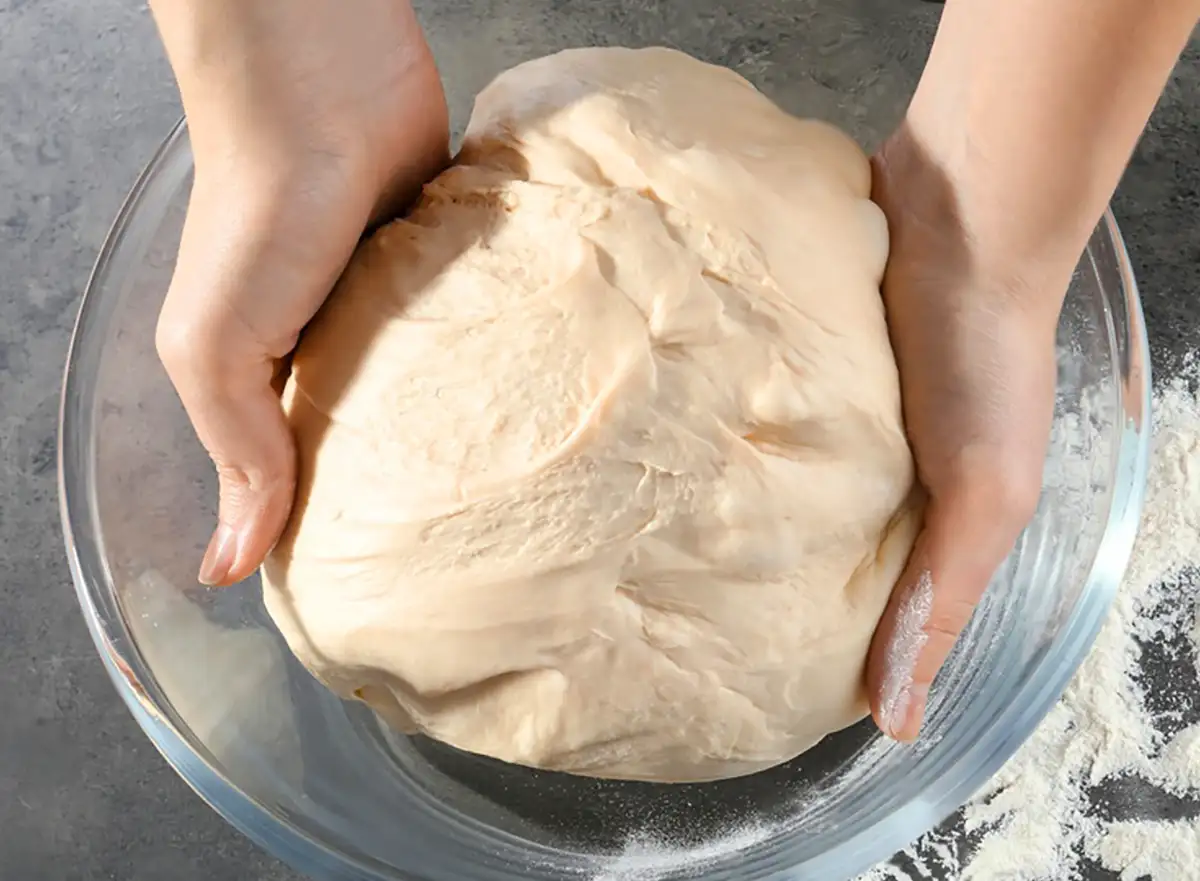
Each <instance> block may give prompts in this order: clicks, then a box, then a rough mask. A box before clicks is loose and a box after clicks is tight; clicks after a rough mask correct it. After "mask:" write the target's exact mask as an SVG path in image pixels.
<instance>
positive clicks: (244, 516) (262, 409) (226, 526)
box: [158, 322, 296, 585]
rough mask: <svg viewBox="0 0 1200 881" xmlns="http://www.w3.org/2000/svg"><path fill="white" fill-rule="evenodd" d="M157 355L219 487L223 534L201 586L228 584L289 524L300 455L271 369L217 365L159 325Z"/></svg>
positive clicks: (203, 568) (263, 364)
mask: <svg viewBox="0 0 1200 881" xmlns="http://www.w3.org/2000/svg"><path fill="white" fill-rule="evenodd" d="M159 327H160V333H159V337H158V339H159V351H160V357H161V359H162V361H163V363H164V364H165V365H167V370H168V373H169V374H170V376H171V379H172V382H173V383H174V384H175V387H176V390H177V391H178V393H179V397H180V399H181V400H182V401H183V405H184V408H185V409H186V410H187V412H188V416H189V417H190V418H191V420H192V424H193V425H194V426H195V429H196V434H197V436H198V437H199V438H200V442H201V443H202V444H203V445H204V448H205V449H206V450H207V451H208V453H209V455H210V456H211V457H212V460H213V463H214V464H215V465H216V469H217V477H218V480H219V483H220V503H219V506H218V513H217V527H216V530H215V531H214V533H213V536H212V539H211V540H210V542H209V545H208V549H207V551H206V552H205V554H204V559H203V561H202V562H201V564H200V572H199V576H198V577H199V580H200V582H201V583H203V584H208V585H227V584H233V583H234V582H237V581H240V580H242V579H243V578H246V577H248V576H249V575H250V574H251V573H252V572H253V571H254V570H255V569H256V568H257V567H258V566H259V564H260V563H262V561H263V558H265V557H266V555H267V553H268V552H269V551H270V550H271V548H272V546H273V545H274V544H275V542H276V540H277V539H278V538H279V534H280V533H281V532H282V531H283V527H284V525H285V523H286V522H287V517H288V514H289V512H290V510H291V506H292V496H293V493H294V491H295V470H296V468H295V449H294V445H293V441H292V436H291V432H290V430H289V428H288V426H287V422H286V420H285V419H284V415H283V410H282V408H281V407H280V402H279V397H278V395H277V393H276V390H275V387H274V386H273V383H272V379H273V374H274V369H273V365H272V364H270V363H268V362H267V361H266V360H260V361H259V362H258V363H257V364H256V363H253V362H250V363H247V362H245V361H242V362H240V363H239V362H237V361H234V362H233V363H230V362H229V361H223V363H222V364H221V365H220V366H219V367H209V368H207V369H206V367H205V365H206V364H210V365H211V363H212V358H211V357H210V356H209V355H208V354H207V353H205V352H204V351H203V349H202V348H201V347H202V346H203V345H204V344H203V342H201V341H197V340H190V341H185V342H183V343H182V344H181V343H180V342H178V341H177V340H176V339H175V337H174V335H173V333H172V330H171V328H170V326H169V325H168V324H166V323H165V322H160V325H159Z"/></svg>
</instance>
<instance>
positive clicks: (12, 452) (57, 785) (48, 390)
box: [0, 0, 1200, 881]
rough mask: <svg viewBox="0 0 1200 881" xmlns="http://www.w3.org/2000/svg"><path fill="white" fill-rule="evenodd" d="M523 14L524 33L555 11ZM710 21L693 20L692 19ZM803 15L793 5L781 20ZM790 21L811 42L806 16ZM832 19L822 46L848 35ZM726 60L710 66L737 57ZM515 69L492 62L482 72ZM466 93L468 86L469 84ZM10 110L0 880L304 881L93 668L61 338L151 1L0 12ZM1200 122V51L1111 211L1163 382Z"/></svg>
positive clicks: (927, 22)
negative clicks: (205, 795)
mask: <svg viewBox="0 0 1200 881" xmlns="http://www.w3.org/2000/svg"><path fill="white" fill-rule="evenodd" d="M523 2H525V3H526V4H528V9H529V12H528V15H530V16H534V17H536V16H539V15H541V14H542V12H541V10H542V9H543V7H546V8H549V7H559V6H562V5H563V4H562V3H561V2H559V3H552V4H546V3H536V2H535V0H523ZM771 2H773V0H763V3H764V4H767V3H771ZM789 3H791V4H792V5H791V6H789V5H788V4H789ZM828 3H829V6H830V8H832V9H834V10H841V9H843V8H844V7H853V9H854V10H855V11H856V12H858V13H864V14H866V13H869V14H870V15H877V16H879V17H880V20H881V22H882V23H881V24H880V28H881V29H882V30H881V34H882V33H886V32H887V31H888V30H889V29H890V28H891V26H892V25H893V24H894V23H895V18H896V16H899V15H904V16H909V17H910V18H911V21H912V22H913V23H914V29H913V33H914V34H915V36H914V37H912V39H913V40H917V41H922V40H927V39H928V36H929V34H930V33H931V32H932V27H933V24H934V22H935V20H936V14H937V13H936V7H929V6H922V5H921V4H919V3H917V2H916V0H895V2H893V3H891V4H889V3H886V2H882V0H878V2H875V0H856V2H855V0H844V2H839V0H828ZM633 5H634V6H635V7H636V5H637V4H636V3H634V4H633ZM704 5H705V3H704V2H699V0H698V2H697V3H696V8H697V10H698V12H697V15H698V16H699V10H700V9H701V8H702V7H704ZM745 5H746V6H747V7H749V6H752V5H756V4H753V3H747V4H745ZM593 6H594V7H596V8H606V11H605V13H604V14H603V15H604V16H608V19H607V20H608V21H609V22H610V29H609V31H607V32H605V30H604V27H605V25H604V22H603V21H602V20H600V21H597V22H594V23H592V24H587V23H584V24H579V25H573V27H574V32H573V33H572V34H571V35H570V38H571V42H575V43H581V42H593V41H598V42H619V41H621V40H622V38H623V36H624V35H625V34H627V33H628V32H629V28H630V22H629V20H628V19H627V18H622V16H621V15H619V14H618V13H616V12H612V13H611V14H610V12H609V11H607V10H612V9H624V10H626V12H627V11H628V9H629V6H630V4H628V3H624V4H622V3H614V4H609V5H608V6H607V7H605V4H593ZM643 6H645V4H644V0H643ZM477 7H478V11H482V9H483V8H484V7H486V9H487V11H488V15H476V16H475V17H476V18H477V19H478V20H482V21H484V22H485V23H484V24H481V25H479V27H486V28H491V29H492V31H493V32H494V33H495V32H498V31H497V29H499V30H503V29H504V27H505V21H506V20H505V19H504V18H503V16H502V15H501V13H504V14H507V15H510V16H511V15H512V14H513V12H514V10H516V11H519V10H520V7H521V2H520V0H512V2H503V0H490V2H484V0H478V2H476V3H474V4H471V3H466V2H450V0H447V2H442V3H439V4H432V5H431V9H432V10H433V11H431V13H430V15H429V17H428V19H427V20H428V22H429V24H430V28H431V32H440V33H441V37H440V38H439V39H442V40H444V41H446V42H447V45H451V46H453V45H454V43H455V39H456V36H455V35H456V34H457V33H458V30H457V29H458V23H459V22H463V23H464V24H463V26H464V27H467V26H472V25H471V23H470V22H469V21H468V20H467V18H465V17H464V16H466V15H468V14H470V13H471V12H472V10H475V9H476V8H477ZM801 7H803V8H808V6H807V4H806V3H804V2H803V0H778V2H776V3H775V8H778V9H799V8H801ZM439 10H440V11H439ZM881 10H882V11H881ZM772 14H775V13H772ZM780 14H782V13H780ZM602 18H603V16H602ZM571 20H572V21H573V22H575V21H577V19H576V18H572V19H571ZM793 21H795V23H796V26H797V27H804V28H810V29H811V28H815V27H817V25H814V24H813V23H812V21H811V20H808V19H805V18H803V16H800V15H799V14H796V15H794V16H793ZM829 22H830V23H828V24H826V25H824V27H825V29H826V30H836V29H838V28H841V27H843V26H844V25H845V22H843V21H842V20H840V19H837V20H834V19H833V18H830V19H829ZM855 26H856V27H857V28H859V31H860V32H861V30H862V28H863V27H867V29H868V30H869V27H870V25H869V23H868V24H867V25H864V24H863V23H862V21H858V22H857V24H856V25H855ZM679 27H680V28H681V29H683V31H684V32H685V36H683V37H681V43H683V44H684V45H685V47H687V48H693V51H699V50H697V49H696V47H697V45H698V43H702V42H703V40H704V39H707V40H710V41H711V40H714V39H718V37H717V36H716V34H717V31H715V30H713V29H712V28H709V29H708V30H703V31H701V32H697V33H695V34H690V35H688V34H687V33H686V32H687V29H688V28H689V27H693V28H694V27H695V25H694V24H692V23H681V24H680V25H679ZM759 30H761V31H763V32H764V33H765V31H766V30H767V28H760V29H759ZM806 33H810V34H811V33H816V31H814V30H810V31H808V32H806ZM868 36H869V35H868ZM890 38H892V36H890V35H889V36H888V37H884V36H880V37H879V39H885V40H886V39H890ZM629 39H631V40H633V39H637V40H638V41H644V39H646V37H644V36H643V37H637V35H635V36H634V37H630V38H629ZM651 39H652V37H651ZM729 39H730V40H731V41H733V42H737V47H738V53H740V54H735V55H734V56H733V57H732V60H731V61H729V62H728V63H734V64H735V65H736V66H740V67H742V68H743V69H744V70H745V72H746V73H747V74H748V75H749V76H751V78H752V79H758V78H765V79H767V80H768V81H769V80H770V79H771V77H772V69H771V68H770V67H769V65H768V64H767V63H766V62H763V61H762V56H764V54H766V53H767V49H764V48H763V45H764V44H762V43H761V40H763V39H766V38H765V37H763V36H762V35H758V36H756V33H755V31H754V29H752V28H749V27H742V28H741V29H740V32H738V33H733V34H731V35H730V37H729ZM755 40H760V43H755ZM689 41H690V44H689ZM517 42H518V43H519V42H520V41H519V40H518V41H517ZM835 43H836V41H828V43H827V45H828V46H835ZM435 45H436V40H435ZM731 45H732V43H731ZM808 45H810V46H811V45H812V40H809V44H808ZM703 48H704V47H703V45H700V50H702V49H703ZM726 48H728V47H724V46H723V47H722V48H720V49H717V48H713V49H712V50H711V51H710V52H708V53H707V54H710V56H714V59H715V60H725V56H726V55H727V54H728V52H726V51H725V50H726ZM835 48H836V47H835ZM900 54H901V55H902V56H903V55H905V53H900ZM920 55H921V52H920V49H919V48H918V49H917V50H915V51H914V52H913V53H911V57H912V60H911V61H908V62H905V63H904V64H902V65H901V67H902V68H903V71H904V72H905V76H902V77H900V78H899V80H898V82H899V84H900V87H903V88H909V87H910V83H911V80H912V78H913V77H914V76H915V74H916V72H918V71H919V65H920ZM512 60H515V59H511V58H506V57H504V54H503V53H498V54H496V55H494V56H491V57H490V59H488V63H491V64H492V65H493V70H489V71H486V73H488V74H490V73H491V72H494V68H495V66H496V64H495V63H496V62H500V63H511V61H512ZM835 66H836V65H835ZM756 74H757V76H756ZM465 79H466V80H473V84H474V85H478V80H479V77H478V76H474V75H472V76H468V77H466V78H465ZM470 84H471V83H465V82H464V83H463V84H462V88H467V86H468V85H470ZM769 85H770V83H769V82H768V83H767V87H768V91H770V89H769ZM0 95H2V97H0V286H2V287H0V290H2V293H0V670H3V671H4V676H3V678H2V679H0V707H2V708H3V711H2V712H0V877H2V878H4V879H14V881H15V879H30V881H41V879H48V881H49V879H53V881H99V879H122V881H124V879H159V878H171V879H175V881H192V879H196V881H200V879H204V881H234V879H237V881H244V879H256V881H276V879H296V878H298V876H297V875H295V874H294V873H293V872H291V871H290V870H288V869H286V868H284V867H282V866H281V865H279V864H278V863H277V862H276V861H274V860H273V859H272V858H270V857H268V856H266V855H265V854H263V853H262V852H260V851H259V850H258V849H257V848H256V847H254V846H253V845H251V844H250V843H249V842H247V841H246V840H244V839H243V838H242V837H241V836H240V835H238V834H237V833H236V832H234V831H233V830H232V829H231V828H229V827H227V826H226V825H225V824H224V822H223V821H221V820H220V819H219V818H218V817H217V816H216V815H215V814H214V813H213V812H212V811H210V810H209V809H208V808H207V807H206V806H205V805H204V804H202V803H201V802H200V801H199V799H198V798H196V797H195V796H194V795H193V794H192V793H191V792H190V791H189V790H188V789H187V787H186V786H185V785H184V784H183V783H182V782H181V781H180V780H179V779H178V778H177V777H176V776H175V774H174V773H173V772H172V771H171V770H170V769H169V768H168V767H167V766H166V765H165V763H164V762H163V761H162V759H160V757H159V756H158V754H157V753H156V752H155V750H154V748H153V747H152V746H151V745H150V743H149V742H148V741H147V740H146V739H145V737H144V736H143V735H142V734H141V732H140V731H139V730H138V729H137V727H136V725H135V724H134V722H133V720H132V718H131V717H130V716H129V714H128V712H127V711H126V709H125V707H124V706H123V705H122V703H121V701H120V700H119V699H118V697H117V695H116V693H115V692H114V690H113V688H112V686H111V685H110V683H109V682H108V680H107V678H106V676H105V673H104V670H103V669H102V667H101V665H100V663H99V661H98V659H97V658H96V656H95V651H94V649H93V647H92V644H91V641H90V640H89V638H88V635H87V633H86V631H85V629H84V626H83V622H82V619H81V617H80V615H79V612H78V610H77V607H76V602H75V597H74V592H73V590H72V586H71V580H70V575H69V573H68V571H67V565H66V560H65V557H64V554H63V550H62V538H61V532H60V529H59V519H58V507H57V503H56V487H55V453H54V450H55V446H54V445H55V419H56V414H57V408H58V393H59V380H60V372H61V369H62V365H63V359H64V355H65V352H66V348H67V342H68V337H69V334H70V330H71V326H72V323H73V321H74V318H75V314H76V310H77V307H78V304H79V298H80V294H81V292H82V291H83V288H84V285H85V283H86V280H87V275H88V272H89V270H90V268H91V264H92V262H93V260H94V259H95V256H96V253H97V251H98V249H99V247H100V245H101V243H102V241H103V238H104V235H105V232H106V230H107V227H108V224H109V222H110V221H111V219H112V218H113V216H114V215H115V213H116V211H117V208H118V206H119V205H120V202H121V200H122V198H123V197H124V195H125V193H126V191H127V190H128V189H129V187H130V185H131V184H132V183H133V181H134V178H135V176H136V174H137V173H138V171H139V170H140V168H141V166H142V165H143V164H144V163H145V161H146V160H147V159H148V158H149V157H150V155H151V154H152V153H153V151H154V149H155V147H156V146H157V145H158V143H159V141H160V140H161V139H162V137H163V136H164V135H165V134H166V132H167V131H168V130H169V128H170V126H171V124H172V123H173V122H174V120H175V119H176V118H177V116H178V114H179V106H178V102H177V98H176V94H175V90H174V86H173V83H172V80H171V75H170V71H169V70H168V68H167V65H166V63H165V61H164V59H163V57H162V53H161V50H160V48H159V45H158V43H157V40H156V37H155V34H154V30H153V27H152V24H151V22H150V19H149V15H148V13H147V11H146V9H145V7H144V5H143V4H137V3H131V2H123V0H41V2H33V0H0ZM1197 106H1200V46H1196V45H1195V44H1194V45H1193V48H1192V49H1191V50H1190V51H1189V53H1188V55H1187V56H1186V58H1185V59H1184V61H1183V63H1182V64H1181V65H1180V67H1179V69H1178V70H1177V72H1176V74H1175V76H1174V78H1173V80H1172V82H1171V85H1170V88H1169V89H1168V91H1167V93H1166V95H1165V96H1164V98H1163V100H1162V102H1161V105H1160V107H1159V109H1158V112H1157V113H1156V115H1155V117H1154V120H1153V122H1152V123H1151V125H1150V128H1149V130H1148V132H1147V134H1146V136H1145V138H1144V139H1143V141H1142V143H1141V146H1140V147H1139V149H1138V151H1137V155H1136V156H1135V157H1134V160H1133V163H1132V165H1131V166H1130V169H1129V171H1128V173H1127V175H1126V177H1125V181H1124V183H1123V184H1122V187H1121V190H1120V192H1119V194H1118V197H1117V199H1116V203H1115V209H1116V213H1117V216H1118V219H1119V221H1120V223H1121V225H1122V228H1123V229H1124V231H1125V234H1126V237H1127V240H1128V244H1129V246H1130V250H1131V252H1132V255H1133V259H1134V263H1135V264H1136V267H1137V270H1138V273H1139V277H1140V280H1141V285H1142V292H1143V296H1144V300H1145V306H1146V313H1147V320H1148V324H1149V328H1150V335H1151V340H1152V343H1153V347H1154V358H1155V364H1154V366H1155V369H1156V370H1157V371H1158V374H1159V376H1160V377H1161V376H1164V375H1169V374H1170V373H1171V372H1172V371H1173V370H1174V369H1175V367H1176V366H1177V365H1178V364H1179V362H1180V359H1181V358H1182V357H1183V355H1184V354H1185V352H1186V349H1187V346H1188V344H1189V340H1191V339H1192V338H1193V336H1194V331H1193V327H1194V326H1195V323H1196V320H1197V318H1198V317H1200V304H1198V303H1197V300H1196V297H1197V291H1198V290H1200V224H1198V223H1197V217H1198V216H1200V159H1198V157H1197V144H1198V141H1197V138H1198V127H1200V119H1198V118H1197V117H1196V115H1195V110H1196V107H1197ZM792 109H801V108H792ZM1101 877H1102V876H1099V875H1097V876H1096V878H1097V881H1098V879H1100V878H1101ZM1104 877H1108V876H1104Z"/></svg>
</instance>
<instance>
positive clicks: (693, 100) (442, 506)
mask: <svg viewBox="0 0 1200 881" xmlns="http://www.w3.org/2000/svg"><path fill="white" fill-rule="evenodd" d="M869 193H870V167H869V165H868V162H867V160H866V158H865V157H864V155H863V154H862V152H861V151H860V150H859V148H858V147H857V146H856V145H855V144H854V143H852V142H851V141H850V140H849V139H848V138H847V137H846V136H844V135H843V134H841V133H840V132H838V131H836V130H835V129H833V128H830V127H829V126H827V125H825V124H822V123H818V122H814V121H807V120H801V119H796V118H793V117H792V116H789V115H788V114H786V113H784V112H783V111H782V110H780V109H779V108H777V107H776V106H775V105H774V104H772V103H771V102H770V101H769V100H767V99H766V98H765V97H764V96H762V95H761V94H760V93H758V92H757V91H755V89H754V88H753V87H752V86H751V85H750V84H749V83H747V82H746V81H745V80H743V79H742V78H740V77H739V76H737V75H736V74H734V73H732V72H730V71H728V70H724V69H722V68H718V67H712V66H709V65H706V64H703V63H701V62H699V61H696V60H694V59H692V58H689V57H687V56H685V55H682V54H679V53H677V52H673V51H668V50H665V49H644V50H629V49H581V50H574V51H568V52H563V53H561V54H558V55H554V56H551V57H548V58H543V59H540V60H537V61H532V62H529V63H527V64H522V65H521V66H519V67H516V68H514V69H513V70H510V71H508V72H507V73H505V74H503V75H501V76H500V77H499V78H498V79H496V80H495V81H494V82H493V83H492V84H491V85H490V86H488V87H487V88H486V89H485V90H484V91H483V92H482V93H481V94H480V95H479V97H478V100H477V101H476V105H475V112H474V115H473V117H472V119H471V124H470V126H469V128H468V131H467V135H466V141H465V145H464V147H463V149H462V151H461V153H460V155H459V158H458V160H457V161H456V163H455V165H454V166H453V167H452V168H451V169H449V170H448V171H446V172H445V173H444V174H442V175H441V176H440V177H439V178H437V179H436V180H435V181H434V182H433V183H431V184H430V185H429V186H428V187H427V188H426V190H425V193H424V195H423V197H422V198H421V200H420V202H419V204H418V205H417V206H416V208H415V209H414V211H413V212H412V214H411V215H410V216H409V217H408V218H407V219H405V220H401V221H397V222H395V223H392V224H391V225H389V226H387V227H386V228H384V229H382V230H381V231H379V232H378V233H376V234H375V235H374V236H373V237H371V239H370V240H369V241H367V242H366V243H365V244H363V245H362V247H361V248H360V249H359V250H358V252H357V253H356V254H355V256H354V258H353V260H352V261H351V263H350V265H349V267H348V268H347V270H346V272H345V274H344V276H343V278H342V279H341V281H340V282H339V284H338V286H337V289H336V290H335V291H334V293H333V296H332V297H331V298H330V300H329V301H328V303H327V304H326V306H325V307H324V308H323V310H322V311H321V312H320V314H319V315H318V316H317V318H316V319H315V320H314V321H313V323H312V324H311V325H310V327H309V328H308V329H307V330H306V332H305V334H304V337H303V341H302V342H301V344H300V346H299V349H298V351H297V353H296V357H295V364H294V368H293V374H292V378H291V381H290V383H289V384H288V386H287V389H286V392H285V396H284V404H285V407H286V410H287V414H288V418H289V420H290V422H291V425H292V428H293V429H294V431H295V434H296V439H297V442H298V445H299V489H298V497H297V506H296V509H295V512H294V514H293V516H292V519H291V522H290V524H289V526H288V528H287V531H286V533H285V534H284V536H283V539H282V540H281V541H280V543H279V545H278V546H277V548H276V549H275V551H274V552H273V554H272V555H271V557H270V559H269V560H268V562H267V564H266V566H265V569H264V573H265V579H264V582H265V583H264V593H265V599H266V603H267V608H268V609H269V611H270V613H271V615H272V617H273V618H274V620H275V622H276V623H277V624H278V626H279V628H280V630H281V631H282V633H283V635H284V636H285V637H286V639H287V641H288V643H289V644H290V645H291V647H292V649H293V651H294V652H295V653H296V655H297V656H298V657H299V659H300V660H301V661H302V662H303V663H304V664H305V665H306V666H307V667H308V668H309V669H310V670H311V671H312V672H313V673H314V674H315V675H316V676H317V677H318V678H319V679H320V680H321V681H322V682H324V683H326V684H327V685H328V686H329V687H330V688H331V689H333V690H334V691H335V692H336V693H338V694H340V695H342V696H345V697H358V698H361V699H362V700H365V701H366V702H367V703H368V704H370V705H371V706H372V707H373V708H374V709H375V710H376V711H377V712H378V713H379V714H380V715H381V716H382V717H383V718H384V719H386V720H387V721H388V722H390V723H391V724H393V725H395V726H396V727H397V728H399V729H401V730H403V731H407V732H417V731H419V732H423V733H425V734H427V735H429V736H431V737H434V738H437V739H439V740H442V741H444V742H446V743H449V744H451V745H453V746H456V747H459V748H461V749H464V750H469V751H472V752H476V753H483V754H486V755H489V756H493V757H496V758H499V759H505V760H508V761H510V762H517V763H520V764H524V765H531V766H536V767H539V768H551V769H557V770H562V771H570V772H574V773H578V774H586V775H595V776H603V777H619V778H630V779H643V780H658V781H696V780H709V779H715V778H722V777H732V776H737V775H741V774H747V773H750V772H752V771H757V770H759V769H763V768H766V767H768V766H771V765H774V764H777V763H779V762H782V761H785V760H787V759H790V758H792V757H793V756H795V755H797V754H798V753H800V752H802V751H804V750H806V749H808V748H809V747H810V746H812V745H813V744H814V743H816V742H817V741H818V740H820V739H821V738H822V737H824V736H825V735H826V734H828V733H829V732H832V731H835V730H838V729H840V728H843V727H845V726H847V725H850V724H851V723H853V722H855V721H856V720H858V719H860V718H861V717H862V716H863V715H864V714H865V712H866V702H865V694H864V687H863V683H862V679H863V666H864V659H865V657H866V653H867V647H868V644H869V641H870V638H871V634H872V631H873V630H874V628H875V624H876V622H877V620H878V619H879V616H880V614H881V613H882V610H883V607H884V605H885V603H886V601H887V598H888V594H889V591H890V589H891V587H892V584H893V581H894V580H895V579H896V578H897V576H898V574H899V572H900V570H901V568H902V566H903V565H904V563H905V560H906V558H907V556H908V553H909V550H910V548H911V545H912V541H913V537H914V534H915V531H916V528H917V525H918V521H919V519H920V510H919V505H918V503H917V502H916V501H914V499H915V498H916V496H915V494H914V493H913V492H912V487H913V466H912V461H911V457H910V454H909V449H908V445H907V442H906V440H905V436H904V432H903V427H902V423H901V414H900V392H899V384H898V379H897V373H896V366H895V362H894V360H893V356H892V352H891V349H890V347H889V343H888V335H887V328H886V326H885V323H884V314H883V306H882V303H881V300H880V295H879V283H880V279H881V276H882V273H883V268H884V262H885V260H886V257H887V248H888V239H887V227H886V224H885V221H884V218H883V215H882V213H881V212H880V211H879V209H878V208H877V207H876V206H875V205H874V204H873V203H872V202H870V201H869Z"/></svg>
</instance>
